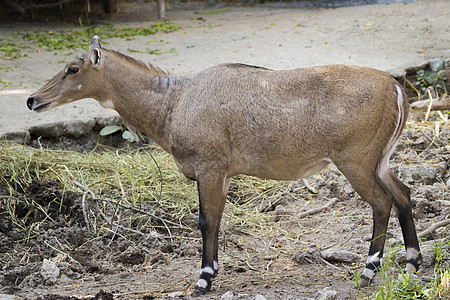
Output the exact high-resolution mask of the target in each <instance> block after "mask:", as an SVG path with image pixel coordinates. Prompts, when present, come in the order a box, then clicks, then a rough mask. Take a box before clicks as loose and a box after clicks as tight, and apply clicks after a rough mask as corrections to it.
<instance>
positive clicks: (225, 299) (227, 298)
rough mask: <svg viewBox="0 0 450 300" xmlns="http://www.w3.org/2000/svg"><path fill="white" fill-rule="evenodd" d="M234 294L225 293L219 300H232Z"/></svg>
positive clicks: (230, 292)
mask: <svg viewBox="0 0 450 300" xmlns="http://www.w3.org/2000/svg"><path fill="white" fill-rule="evenodd" d="M233 297H234V294H233V292H232V291H227V292H226V293H225V294H223V295H222V297H220V300H231V299H233Z"/></svg>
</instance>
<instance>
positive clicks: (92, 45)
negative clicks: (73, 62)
mask: <svg viewBox="0 0 450 300" xmlns="http://www.w3.org/2000/svg"><path fill="white" fill-rule="evenodd" d="M101 47H102V45H100V39H99V38H98V35H96V36H94V37H93V38H92V42H91V43H90V44H89V50H90V51H92V50H94V49H95V48H101Z"/></svg>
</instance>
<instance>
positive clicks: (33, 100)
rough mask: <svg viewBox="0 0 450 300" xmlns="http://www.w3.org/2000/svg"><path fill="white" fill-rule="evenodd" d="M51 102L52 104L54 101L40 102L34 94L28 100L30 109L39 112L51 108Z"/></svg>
mask: <svg viewBox="0 0 450 300" xmlns="http://www.w3.org/2000/svg"><path fill="white" fill-rule="evenodd" d="M50 104H52V102H50V101H45V102H40V101H38V98H37V97H34V96H31V97H29V98H28V100H27V107H28V109H29V110H34V111H37V112H41V111H44V110H46V109H47V108H49V106H50Z"/></svg>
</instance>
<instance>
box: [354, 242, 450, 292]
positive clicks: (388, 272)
mask: <svg viewBox="0 0 450 300" xmlns="http://www.w3.org/2000/svg"><path fill="white" fill-rule="evenodd" d="M402 248H403V245H401V244H399V245H396V246H390V245H388V246H387V249H386V250H387V251H386V253H387V254H386V256H385V257H384V258H383V260H382V264H381V269H380V271H379V273H378V274H377V277H376V278H375V281H374V284H375V287H374V289H372V290H370V289H369V290H367V289H359V291H358V295H357V298H356V299H367V300H369V299H370V300H372V299H375V300H385V299H411V300H412V299H450V254H449V253H448V249H449V248H450V242H449V241H448V240H446V242H443V241H436V242H435V244H434V247H433V251H434V254H435V259H436V263H435V266H434V280H431V281H424V280H421V278H420V277H417V276H415V274H412V275H411V274H408V273H405V272H404V271H403V268H404V265H403V264H401V265H400V264H398V263H397V261H396V257H397V256H398V253H399V252H400V251H401V250H402ZM355 281H356V283H357V284H358V282H359V274H357V275H356V276H355Z"/></svg>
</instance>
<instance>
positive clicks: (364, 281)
mask: <svg viewBox="0 0 450 300" xmlns="http://www.w3.org/2000/svg"><path fill="white" fill-rule="evenodd" d="M371 283H372V280H370V279H369V278H367V277H366V276H364V275H361V277H359V286H357V288H365V287H368V286H369V285H370V284H371Z"/></svg>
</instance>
